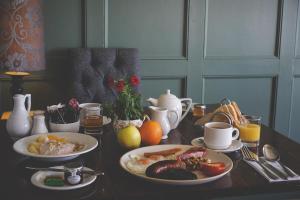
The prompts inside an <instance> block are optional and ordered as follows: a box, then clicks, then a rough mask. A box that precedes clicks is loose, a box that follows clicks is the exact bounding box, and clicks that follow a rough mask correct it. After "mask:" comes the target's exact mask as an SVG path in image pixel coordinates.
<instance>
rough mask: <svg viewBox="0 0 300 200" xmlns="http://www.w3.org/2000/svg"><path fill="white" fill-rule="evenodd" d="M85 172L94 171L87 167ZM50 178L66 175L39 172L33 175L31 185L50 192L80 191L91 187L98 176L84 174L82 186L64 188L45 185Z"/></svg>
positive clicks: (66, 186) (61, 167) (64, 186)
mask: <svg viewBox="0 0 300 200" xmlns="http://www.w3.org/2000/svg"><path fill="white" fill-rule="evenodd" d="M55 168H57V169H63V166H57V167H55ZM83 170H90V171H92V170H91V169H90V168H87V167H83ZM49 176H51V177H64V173H63V172H53V171H37V172H36V173H34V174H33V175H32V177H31V183H32V184H33V185H34V186H36V187H39V188H43V189H48V190H74V189H78V188H82V187H85V186H87V185H90V184H91V183H93V182H94V181H95V180H96V178H97V177H96V176H92V175H87V174H84V175H83V179H82V182H81V183H80V184H77V185H63V186H48V185H45V184H44V181H45V178H46V177H49Z"/></svg>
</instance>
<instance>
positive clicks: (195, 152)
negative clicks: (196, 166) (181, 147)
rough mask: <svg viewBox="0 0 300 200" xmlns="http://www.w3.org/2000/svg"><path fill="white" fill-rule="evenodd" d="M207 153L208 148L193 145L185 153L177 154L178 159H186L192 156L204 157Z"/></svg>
mask: <svg viewBox="0 0 300 200" xmlns="http://www.w3.org/2000/svg"><path fill="white" fill-rule="evenodd" d="M205 154H206V149H205V148H203V147H192V148H190V149H188V150H187V151H185V152H184V153H182V154H180V155H178V156H177V160H180V161H184V160H187V159H190V158H202V157H203V156H204V155H205Z"/></svg>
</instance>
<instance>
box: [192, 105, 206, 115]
mask: <svg viewBox="0 0 300 200" xmlns="http://www.w3.org/2000/svg"><path fill="white" fill-rule="evenodd" d="M205 110H206V106H205V105H204V104H195V105H194V108H193V116H194V117H203V116H204V115H205Z"/></svg>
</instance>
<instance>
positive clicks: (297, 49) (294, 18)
mask: <svg viewBox="0 0 300 200" xmlns="http://www.w3.org/2000/svg"><path fill="white" fill-rule="evenodd" d="M43 3H44V20H45V42H46V58H47V71H46V72H43V73H37V74H35V75H33V76H32V77H30V78H28V80H27V81H26V83H25V87H26V89H27V91H28V92H30V93H32V95H33V97H32V99H33V105H34V107H35V108H42V107H43V105H41V104H42V103H41V102H47V103H48V104H51V103H57V102H58V101H60V100H61V99H62V97H63V96H65V94H66V88H67V85H66V84H65V83H66V82H67V81H66V77H67V75H68V67H69V65H68V57H67V49H68V48H74V47H137V48H139V50H140V55H141V62H142V77H143V81H142V84H143V88H142V93H143V97H144V99H146V98H148V97H150V96H151V97H158V96H159V95H160V94H161V93H163V92H164V91H165V90H166V89H167V88H169V89H171V91H172V92H173V93H174V94H176V95H177V96H180V97H185V96H188V97H191V98H192V99H193V101H194V102H201V103H215V102H218V101H220V100H221V99H222V98H224V97H228V98H230V99H233V100H235V101H237V102H238V104H239V105H240V106H241V108H242V110H243V111H244V112H245V113H248V114H256V115H262V116H263V122H264V123H265V124H267V125H270V126H273V127H274V128H276V129H277V130H278V131H279V132H281V133H283V134H285V135H287V136H289V137H291V138H292V139H294V140H296V141H298V142H300V124H299V123H297V122H298V113H300V104H299V103H298V102H299V101H300V79H299V77H300V34H299V32H300V13H299V12H300V11H299V10H300V9H299V1H298V0H251V1H249V0H222V1H220V0H151V1H149V0H44V1H43ZM62 86H63V87H62ZM8 88H9V80H8V79H4V78H2V79H1V98H0V103H1V107H0V109H1V111H4V110H5V109H7V108H9V107H11V101H9V100H8V99H9V98H10V97H9V92H8Z"/></svg>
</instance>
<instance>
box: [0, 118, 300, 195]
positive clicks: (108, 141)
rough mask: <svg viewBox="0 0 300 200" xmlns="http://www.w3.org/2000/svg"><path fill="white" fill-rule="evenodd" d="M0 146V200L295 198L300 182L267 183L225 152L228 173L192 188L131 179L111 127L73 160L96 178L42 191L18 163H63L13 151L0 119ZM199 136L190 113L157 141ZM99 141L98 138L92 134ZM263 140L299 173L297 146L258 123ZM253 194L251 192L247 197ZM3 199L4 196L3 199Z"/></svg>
mask: <svg viewBox="0 0 300 200" xmlns="http://www.w3.org/2000/svg"><path fill="white" fill-rule="evenodd" d="M0 126H1V127H0V145H1V179H0V180H1V182H2V183H1V185H2V186H1V187H0V188H1V190H0V195H1V199H11V200H12V199H19V200H21V199H26V200H27V199H30V200H41V199H43V200H48V199H49V200H50V199H51V200H58V199H64V200H67V199H72V200H76V199H131V200H134V199H192V198H193V199H194V198H197V199H199V198H200V199H211V198H226V197H227V198H229V199H231V198H232V197H239V198H241V197H247V199H248V198H249V195H250V197H251V198H254V197H255V198H256V199H259V197H261V198H263V199H267V198H268V197H270V198H272V199H289V198H292V199H298V198H300V182H289V183H272V184H271V183H268V182H267V181H266V180H265V179H264V178H263V177H262V176H261V175H259V174H258V173H257V172H256V171H254V170H253V169H252V168H251V167H250V166H248V165H247V164H246V163H245V162H244V161H243V160H242V159H241V154H240V152H239V151H237V152H233V153H229V154H227V155H228V156H229V157H230V158H231V159H232V160H233V163H234V166H233V169H232V171H231V172H230V173H229V174H228V175H226V176H224V177H223V178H221V179H218V180H216V181H214V182H210V183H206V184H201V185H194V186H170V185H159V184H154V183H150V182H147V181H145V180H142V179H140V178H137V177H134V176H132V175H130V174H128V173H127V172H125V171H124V170H122V168H121V167H120V165H119V159H120V157H121V155H122V154H124V153H125V152H126V150H123V149H121V148H120V147H119V145H118V144H117V142H116V135H115V134H114V133H113V131H112V128H111V126H107V127H105V129H104V135H103V138H102V141H103V145H102V148H101V147H100V146H98V148H97V149H95V150H93V151H92V152H90V153H87V154H84V155H82V156H80V157H79V158H76V159H80V160H83V161H84V163H85V165H86V166H88V167H90V168H93V169H102V170H103V171H104V172H105V176H103V177H98V178H97V180H96V182H95V183H93V184H92V185H90V186H87V187H85V188H82V189H77V190H73V191H64V192H59V191H47V190H43V189H39V188H36V187H34V186H33V185H32V184H31V182H30V177H31V175H32V174H33V172H32V171H29V170H26V169H25V168H24V166H28V165H30V166H36V167H40V166H43V167H45V166H52V165H60V164H64V163H54V164H53V163H44V162H41V161H36V160H33V159H31V158H28V157H24V156H21V155H18V154H16V153H15V152H14V151H13V149H12V144H13V142H12V141H11V140H10V139H9V137H8V135H7V133H6V131H5V123H4V122H3V121H2V122H1V123H0ZM202 135H203V131H202V129H201V127H196V126H193V119H192V117H191V116H189V117H187V118H186V119H185V120H183V122H181V124H180V125H179V127H178V128H177V129H176V130H173V131H172V132H171V133H169V138H168V139H167V140H166V141H163V142H162V143H168V144H190V141H191V140H192V139H193V138H195V137H199V136H202ZM98 139H99V138H98ZM265 143H269V144H272V145H274V146H275V147H277V148H278V149H279V150H280V153H281V157H282V161H283V163H285V164H287V165H288V166H289V167H290V168H292V169H294V170H295V172H297V173H299V174H300V156H299V155H298V152H300V145H299V144H297V143H295V142H293V141H291V140H289V139H288V138H286V137H284V136H282V135H281V134H279V133H277V132H275V131H273V130H272V129H270V128H267V127H265V126H263V128H262V135H261V146H262V145H263V144H265ZM252 195H254V196H252ZM3 197H7V198H3Z"/></svg>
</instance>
